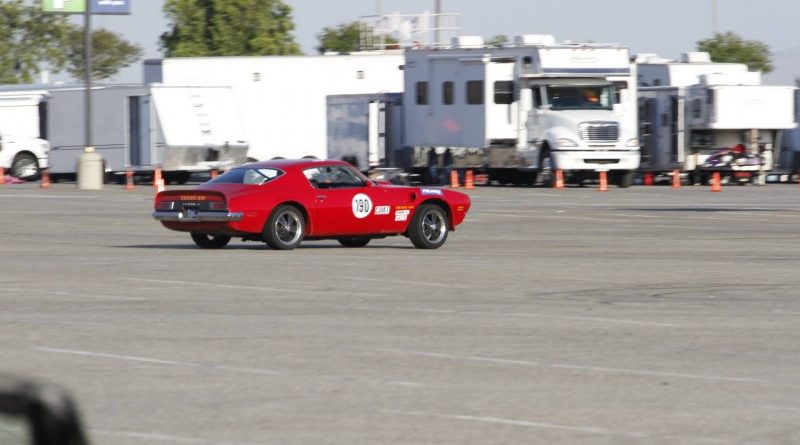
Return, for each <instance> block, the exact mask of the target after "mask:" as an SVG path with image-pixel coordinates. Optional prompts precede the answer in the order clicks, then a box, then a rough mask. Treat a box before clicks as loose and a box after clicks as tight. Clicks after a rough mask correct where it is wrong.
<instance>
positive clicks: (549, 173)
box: [537, 149, 556, 188]
mask: <svg viewBox="0 0 800 445" xmlns="http://www.w3.org/2000/svg"><path fill="white" fill-rule="evenodd" d="M537 176H538V178H539V183H540V184H541V185H542V187H547V188H553V187H555V186H556V172H555V165H554V164H553V157H552V156H551V155H550V150H547V149H544V150H543V151H542V156H541V157H540V158H539V172H538V174H537Z"/></svg>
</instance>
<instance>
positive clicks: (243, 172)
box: [209, 167, 283, 185]
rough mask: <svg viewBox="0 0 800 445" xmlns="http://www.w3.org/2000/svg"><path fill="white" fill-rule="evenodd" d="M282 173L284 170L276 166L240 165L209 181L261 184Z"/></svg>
mask: <svg viewBox="0 0 800 445" xmlns="http://www.w3.org/2000/svg"><path fill="white" fill-rule="evenodd" d="M282 174H283V172H282V171H280V170H278V169H276V168H252V167H240V168H234V169H232V170H230V171H228V172H227V173H224V174H222V175H219V176H217V177H216V178H214V179H212V180H211V181H209V183H211V184H251V185H261V184H264V183H266V182H269V181H271V180H273V179H275V178H277V177H278V176H280V175H282Z"/></svg>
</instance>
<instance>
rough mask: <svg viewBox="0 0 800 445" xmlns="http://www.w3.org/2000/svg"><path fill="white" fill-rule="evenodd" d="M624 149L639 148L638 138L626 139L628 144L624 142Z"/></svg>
mask: <svg viewBox="0 0 800 445" xmlns="http://www.w3.org/2000/svg"><path fill="white" fill-rule="evenodd" d="M625 146H626V147H638V146H639V139H638V138H631V139H628V142H625Z"/></svg>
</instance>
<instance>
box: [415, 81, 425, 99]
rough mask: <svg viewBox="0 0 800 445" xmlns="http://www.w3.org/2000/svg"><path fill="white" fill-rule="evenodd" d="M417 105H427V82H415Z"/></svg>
mask: <svg viewBox="0 0 800 445" xmlns="http://www.w3.org/2000/svg"><path fill="white" fill-rule="evenodd" d="M416 88H417V105H428V82H417V87H416Z"/></svg>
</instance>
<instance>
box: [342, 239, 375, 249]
mask: <svg viewBox="0 0 800 445" xmlns="http://www.w3.org/2000/svg"><path fill="white" fill-rule="evenodd" d="M338 241H339V244H341V245H343V246H344V247H364V246H366V245H367V244H369V241H370V239H369V238H339V239H338Z"/></svg>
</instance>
